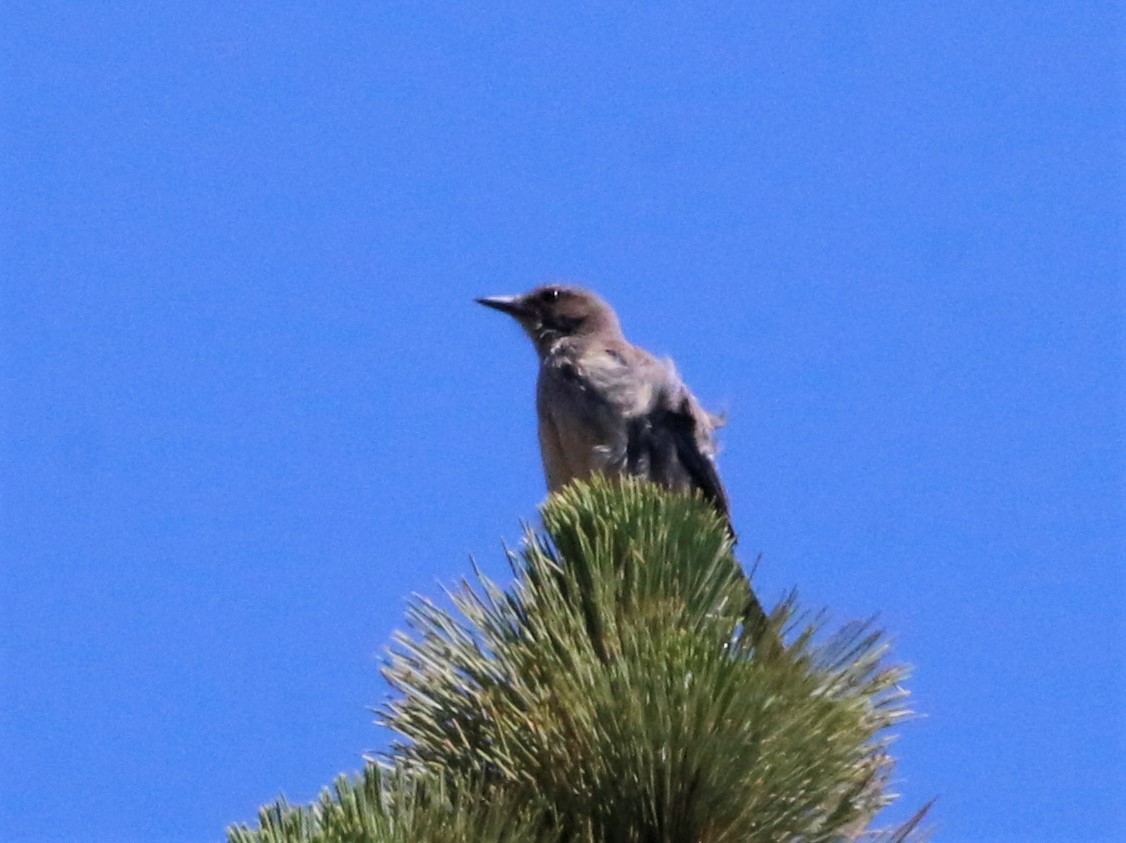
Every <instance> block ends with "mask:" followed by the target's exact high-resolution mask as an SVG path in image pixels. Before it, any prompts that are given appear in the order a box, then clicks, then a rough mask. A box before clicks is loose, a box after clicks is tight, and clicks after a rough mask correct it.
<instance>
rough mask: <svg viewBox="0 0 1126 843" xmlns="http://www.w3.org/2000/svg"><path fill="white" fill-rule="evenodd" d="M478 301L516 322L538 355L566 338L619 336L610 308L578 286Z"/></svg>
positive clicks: (544, 288)
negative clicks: (505, 314)
mask: <svg viewBox="0 0 1126 843" xmlns="http://www.w3.org/2000/svg"><path fill="white" fill-rule="evenodd" d="M477 302H478V304H483V305H485V306H486V307H491V308H493V309H494V310H499V311H501V312H502V313H507V314H508V315H509V316H511V317H512V318H513V319H515V320H516V321H517V322H519V323H520V326H521V327H522V328H523V329H524V330H525V331H526V332H527V334H528V336H529V337H531V338H532V342H533V343H535V345H536V349H537V350H538V351H539V352H540V353H541V354H543V353H546V352H547V350H548V349H549V348H550V347H551V345H552V344H553V343H555V342H556V341H557V340H559V339H562V338H565V337H583V336H594V335H609V336H612V337H619V336H621V331H622V329H621V326H620V325H619V324H618V317H617V316H616V315H615V314H614V311H613V309H612V308H611V307H610V305H608V304H606V302H604V301H602V299H600V298H599V297H598V296H596V295H595V294H594V293H592V292H590V291H589V290H584V289H583V288H581V287H572V286H567V285H562V284H547V285H545V286H542V287H536V289H534V290H532V291H530V292H527V293H524V294H523V295H520V296H490V297H488V298H481V299H477Z"/></svg>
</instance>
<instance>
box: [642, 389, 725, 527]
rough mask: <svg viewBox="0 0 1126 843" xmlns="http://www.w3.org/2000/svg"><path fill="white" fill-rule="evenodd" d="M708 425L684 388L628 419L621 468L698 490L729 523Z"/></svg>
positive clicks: (665, 396)
mask: <svg viewBox="0 0 1126 843" xmlns="http://www.w3.org/2000/svg"><path fill="white" fill-rule="evenodd" d="M711 451H712V447H711V424H710V421H709V420H708V419H707V417H706V416H705V414H704V410H703V409H702V408H701V407H700V406H699V405H698V404H697V403H696V401H695V400H694V399H693V398H692V396H691V394H690V393H689V392H688V391H687V390H686V389H684V388H683V387H681V388H680V390H679V391H678V392H677V393H674V394H666V395H662V396H661V397H660V400H658V401H657V403H656V405H655V406H654V407H653V409H652V410H650V411H649V412H648V413H646V414H645V415H642V416H638V417H636V418H633V419H631V420H630V421H629V425H628V444H627V448H626V465H625V470H626V471H627V472H628V473H630V474H633V475H636V476H639V477H645V478H647V479H649V480H652V481H654V482H656V483H660V484H661V485H663V486H667V487H669V488H673V489H698V490H699V491H700V493H701V494H702V495H703V496H704V498H705V500H708V501H710V502H711V503H712V505H713V506H715V508H716V509H717V510H718V511H719V513H720V515H722V516H723V518H724V520H725V521H727V522H728V525H729V526H730V523H731V515H730V508H729V506H728V501H727V492H726V491H725V490H724V488H723V483H722V481H721V480H720V479H719V472H718V471H717V470H716V465H715V461H714V460H713V458H712V456H711Z"/></svg>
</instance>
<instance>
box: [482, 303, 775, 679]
mask: <svg viewBox="0 0 1126 843" xmlns="http://www.w3.org/2000/svg"><path fill="white" fill-rule="evenodd" d="M475 301H476V302H477V303H478V304H482V305H485V306H486V307H490V308H492V309H494V310H499V311H500V312H502V313H506V314H508V315H509V316H511V317H512V318H513V319H515V320H516V321H517V322H518V323H519V324H520V327H522V328H523V329H524V332H525V333H526V334H527V335H528V337H529V338H530V339H531V341H532V345H533V346H534V347H535V350H536V356H537V357H538V358H539V377H538V378H537V381H536V415H537V417H538V421H539V425H538V430H539V441H540V453H541V456H542V458H543V470H544V476H545V479H546V480H547V487H548V492H549V493H550V492H557V491H559V490H560V489H562V488H563V487H564V486H566V485H567V484H568V483H570V482H572V481H574V480H583V479H586V478H588V477H590V476H592V475H594V474H603V475H609V476H620V475H627V476H632V477H638V478H642V479H644V480H648V481H651V482H653V483H657V484H658V485H660V486H663V487H665V488H667V489H671V490H675V491H680V492H696V493H699V494H700V495H702V496H703V498H704V499H705V500H707V501H708V502H710V503H711V505H712V506H714V507H715V509H716V511H717V512H718V513H719V515H720V516H721V517H722V519H723V521H724V523H725V524H726V525H727V531H728V534H729V536H730V538H731V542H732V544H734V543H735V540H736V533H735V530H734V528H733V526H732V524H731V509H730V506H729V504H728V499H727V492H726V491H725V490H724V487H723V483H722V481H721V480H720V477H719V470H718V469H717V467H716V450H717V448H716V440H715V430H716V428H717V427H718V426H719V425H720V423H721V419H719V418H718V417H717V416H715V415H712V414H711V413H709V412H708V411H706V410H705V409H704V408H703V407H702V406H701V405H700V402H699V401H698V400H697V399H696V396H695V395H693V394H692V392H691V391H690V390H689V389H688V387H687V386H686V385H685V383H684V381H683V380H682V379H681V377H680V375H679V374H678V373H677V370H676V367H675V366H674V365H673V363H672V361H671V360H667V359H661V358H658V357H656V356H654V355H653V354H651V353H649V352H648V351H646V350H645V349H643V348H640V347H639V346H636V345H633V344H632V343H630V342H629V340H627V339H626V337H625V334H623V333H622V326H621V322H620V321H619V320H618V316H617V314H616V313H615V312H614V309H613V308H612V307H610V305H609V304H607V303H606V302H605V301H604V300H603V299H601V298H600V297H599V296H598V295H597V294H595V293H593V292H591V291H590V290H587V289H584V288H582V287H577V286H573V285H567V284H546V285H543V286H540V287H536V288H535V289H533V290H531V291H529V292H527V293H523V294H522V295H515V296H511V295H505V296H487V297H483V298H478V299H475ZM745 581H746V586H747V602H746V604H745V606H744V614H743V618H744V623H745V625H746V628H747V630H748V632H749V633H750V634H751V636H752V638H753V640H755V641H756V643H757V645H758V647H759V648H760V652H762V653H763V654H764V656H765V657H767V658H774V657H776V656H777V654H779V653H780V652H782V650H783V645H782V640H781V637H780V635H779V633H778V631H777V630H776V629H775V627H774V626H773V624H772V623H771V621H770V619H769V617H768V615H767V614H766V612H765V610H764V609H763V607H762V604H761V603H760V602H759V600H758V597H757V596H756V595H755V593H754V590H753V589H752V588H751V583H750V579H749V578H747V579H746V580H745Z"/></svg>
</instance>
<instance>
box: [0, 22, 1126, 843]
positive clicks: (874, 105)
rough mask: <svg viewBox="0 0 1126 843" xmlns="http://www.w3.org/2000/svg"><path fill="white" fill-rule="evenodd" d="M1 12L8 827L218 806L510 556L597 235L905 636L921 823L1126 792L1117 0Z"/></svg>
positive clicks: (758, 503)
mask: <svg viewBox="0 0 1126 843" xmlns="http://www.w3.org/2000/svg"><path fill="white" fill-rule="evenodd" d="M182 5H184V6H185V8H178V7H176V6H173V5H172V4H141V3H134V4H127V3H117V4H101V3H98V4H95V3H90V4H80V3H49V2H48V3H30V2H9V3H5V4H4V7H3V11H2V12H0V74H2V75H0V97H2V100H0V104H2V113H0V117H2V121H0V133H2V149H0V152H2V154H0V215H2V217H0V267H2V275H0V280H2V287H0V425H2V427H0V586H2V592H0V600H2V603H0V624H2V641H0V654H2V661H0V670H2V672H0V680H2V686H3V691H2V697H0V705H2V715H0V717H2V719H0V747H2V750H0V776H2V778H0V839H2V840H4V841H21V842H22V841H92V842H93V843H99V842H100V841H157V840H160V841H198V840H214V839H217V838H219V837H220V836H221V835H222V832H223V829H224V827H225V826H226V824H228V823H231V822H235V821H250V820H252V819H253V818H254V816H255V811H256V809H257V807H258V806H259V805H260V804H262V803H264V802H267V801H269V800H271V799H273V798H274V797H275V796H277V795H278V794H279V793H285V794H286V795H287V796H289V797H290V798H291V799H294V800H307V799H309V798H311V797H313V796H314V795H315V794H316V793H317V791H318V790H319V788H320V787H321V786H323V785H325V784H327V783H328V782H329V781H330V780H331V779H332V777H333V776H334V775H335V774H336V773H338V772H340V771H343V770H354V769H356V768H358V767H359V766H360V763H361V760H360V755H361V753H363V752H364V751H369V750H378V749H380V748H382V747H383V746H384V745H385V741H386V735H385V734H383V733H381V732H380V731H379V730H378V729H376V728H375V727H374V726H373V725H372V724H371V720H372V715H371V713H370V712H369V711H368V710H367V708H368V707H369V706H374V705H376V704H378V703H379V702H380V701H381V700H382V699H383V698H384V695H385V693H386V689H385V686H384V685H383V684H382V680H381V679H380V677H379V675H378V670H377V668H378V663H379V653H380V651H381V648H382V647H383V646H384V645H385V644H386V643H387V642H388V641H389V638H390V635H391V632H392V630H393V629H394V628H396V627H397V626H399V625H400V623H401V618H402V610H403V605H404V599H405V598H406V596H407V595H408V594H409V593H411V592H412V591H418V592H423V593H427V594H436V593H437V591H438V589H437V585H436V583H437V582H438V581H442V582H446V583H449V582H451V581H453V580H454V579H455V578H457V577H459V576H461V575H463V574H466V573H467V572H468V570H469V565H468V561H467V557H468V555H469V554H471V553H472V554H474V555H475V556H476V557H477V558H478V559H479V560H480V562H481V563H482V565H483V566H484V567H485V568H486V570H487V571H490V572H492V573H495V574H501V573H502V572H503V556H502V552H501V540H502V538H503V539H506V540H509V541H514V540H516V539H517V538H518V536H519V531H520V528H519V521H520V519H530V518H533V517H534V515H535V506H536V504H537V503H538V502H539V501H540V500H541V498H542V495H543V485H542V484H543V481H542V477H541V474H540V467H539V457H538V451H537V447H536V442H535V434H534V422H533V413H532V389H533V381H534V371H535V366H534V359H533V355H532V353H531V349H530V346H529V345H528V344H527V342H526V341H525V340H524V339H523V338H522V337H521V336H520V334H519V331H518V329H517V328H516V327H515V325H513V324H510V323H508V322H507V321H506V320H505V319H504V318H503V317H501V316H499V315H498V314H496V313H493V312H490V311H486V310H484V309H483V308H479V307H477V306H476V305H474V304H473V303H472V301H471V300H472V297H474V296H478V295H484V294H492V293H507V292H518V291H520V290H522V289H525V288H527V287H530V286H532V285H533V284H535V283H540V282H542V281H544V280H547V279H553V278H564V279H570V280H576V281H580V282H582V283H586V284H588V285H590V286H592V287H594V288H596V289H597V290H598V291H600V292H601V293H602V294H603V295H604V296H605V297H606V298H608V299H609V300H610V301H611V302H613V303H614V304H615V306H616V307H617V308H618V310H619V312H620V314H621V317H622V320H623V322H624V325H625V327H626V331H627V334H628V335H629V336H630V337H631V339H633V340H634V341H635V342H638V343H639V344H641V345H644V346H646V347H647V348H650V349H651V350H653V351H655V352H657V353H661V354H670V355H672V356H673V357H674V358H675V359H676V360H677V362H678V364H679V366H680V369H681V371H682V372H683V373H684V375H685V377H686V379H687V380H688V382H689V383H690V384H691V385H692V386H693V388H694V389H695V390H696V391H697V393H698V394H699V395H700V396H701V398H702V399H703V400H704V401H705V403H707V404H708V405H709V406H710V407H711V408H712V409H715V410H720V411H725V412H727V413H728V414H729V416H730V423H729V425H728V426H727V428H726V429H725V430H724V431H723V442H724V447H725V450H724V453H723V455H722V457H721V469H722V472H723V475H724V477H725V480H726V483H727V485H728V487H729V491H730V494H731V498H732V502H733V508H734V516H735V522H736V526H737V528H738V529H739V532H740V534H741V537H742V544H741V548H742V549H743V553H744V554H747V555H754V554H756V553H759V552H761V553H762V554H763V557H764V559H763V563H762V564H761V566H760V569H759V583H760V589H761V591H762V592H763V594H764V596H765V597H766V598H767V599H768V600H769V601H771V602H773V600H774V599H777V598H778V597H779V596H781V595H782V594H783V593H784V592H785V590H787V589H788V588H790V587H797V588H798V589H799V591H800V594H801V596H802V600H803V603H804V604H805V605H807V606H810V607H814V608H816V607H819V606H825V607H828V609H829V610H830V613H831V616H832V617H833V618H835V619H836V620H837V621H844V620H847V619H850V618H856V617H865V616H868V615H870V614H874V613H879V615H880V617H881V620H882V622H883V624H884V625H885V626H886V627H887V628H888V629H889V630H890V631H891V632H892V634H893V635H894V637H895V640H896V653H897V656H898V657H899V658H901V659H903V660H906V661H909V662H911V663H913V664H914V665H916V666H917V673H916V675H915V678H914V680H913V682H912V685H911V687H912V689H913V690H914V692H915V700H914V701H915V706H916V707H917V709H918V710H919V711H920V712H923V713H925V715H926V717H925V719H922V720H920V721H917V722H914V723H910V724H906V725H904V726H903V728H902V730H901V733H902V739H901V741H900V742H899V743H898V744H897V748H896V752H897V754H898V757H899V758H900V762H901V763H900V767H899V774H900V778H899V789H900V791H901V792H902V793H903V794H904V795H905V798H904V800H903V801H902V803H901V804H900V806H899V807H897V808H896V809H895V810H893V811H892V812H891V813H890V815H889V819H894V818H896V817H902V816H905V815H906V813H907V812H908V810H910V809H912V808H914V807H917V806H918V805H919V804H921V803H922V802H924V801H926V800H928V799H930V798H931V797H933V796H937V797H939V802H938V805H937V807H936V809H935V812H934V815H933V817H934V820H935V822H936V823H937V827H938V838H937V839H939V840H951V841H981V840H999V841H1000V840H1005V841H1008V840H1013V841H1017V840H1019V841H1094V840H1108V841H1109V840H1121V839H1126V821H1124V818H1123V813H1122V807H1121V806H1122V804H1123V801H1124V800H1123V796H1124V793H1126V780H1124V770H1123V768H1124V765H1126V742H1124V724H1123V720H1124V716H1126V715H1124V706H1126V703H1124V700H1126V688H1124V673H1123V661H1124V658H1126V655H1124V654H1126V634H1124V626H1123V605H1124V602H1126V601H1124V587H1123V559H1124V553H1123V550H1124V539H1123V514H1124V491H1123V438H1122V436H1123V417H1124V413H1123V410H1124V404H1123V381H1122V374H1123V365H1122V364H1123V359H1124V356H1126V355H1124V347H1126V346H1124V342H1123V332H1122V317H1123V293H1122V281H1123V267H1124V260H1123V257H1124V256H1123V242H1124V232H1123V225H1122V222H1123V197H1124V196H1126V189H1124V184H1123V166H1122V162H1123V138H1124V120H1123V102H1124V100H1126V97H1124V88H1123V75H1122V71H1123V67H1124V66H1126V64H1124V60H1123V45H1124V44H1126V34H1124V33H1126V30H1124V28H1123V20H1122V14H1121V10H1120V9H1119V8H1117V7H1116V6H1115V5H1112V4H1109V3H1097V2H1093V3H1085V4H1076V3H1062V2H1060V3H1040V4H1031V3H1030V4H1025V3H1006V2H1000V3H988V4H983V3H979V2H958V1H957V0H955V1H954V2H946V3H941V4H915V3H902V4H898V3H897V4H858V3H843V2H824V3H815V4H814V3H811V4H795V3H756V4H749V3H746V4H726V3H707V4H700V3H675V2H659V3H649V4H615V3H605V2H600V3H590V4H489V5H488V7H487V8H484V9H482V8H472V7H471V6H470V5H469V4H447V3H419V2H411V3H379V4H349V3H339V4H334V5H332V6H331V8H319V9H318V8H312V7H311V5H310V4H297V3H291V4H283V3H275V4H254V3H251V4H233V5H237V6H238V8H226V6H227V5H231V4H205V5H204V6H202V7H197V8H194V9H191V8H186V7H187V6H189V5H194V4H182Z"/></svg>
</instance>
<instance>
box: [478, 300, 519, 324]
mask: <svg viewBox="0 0 1126 843" xmlns="http://www.w3.org/2000/svg"><path fill="white" fill-rule="evenodd" d="M474 301H475V302H477V304H483V305H485V307H491V308H492V309H493V310H499V311H500V312H501V313H507V314H508V315H509V316H513V317H515V318H517V319H519V318H520V317H521V316H526V315H527V314H528V311H527V310H526V309H525V307H524V302H523V299H521V297H520V296H487V297H486V298H481V299H474Z"/></svg>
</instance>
